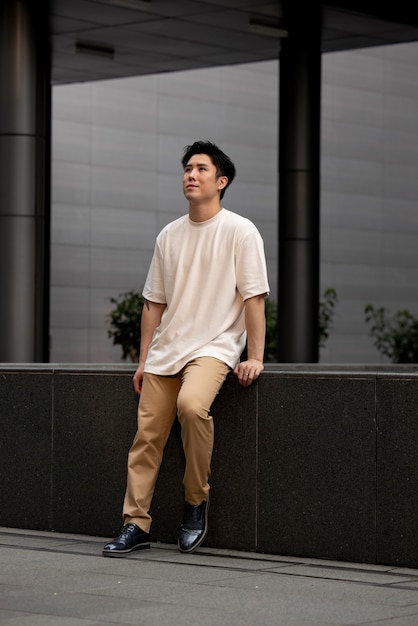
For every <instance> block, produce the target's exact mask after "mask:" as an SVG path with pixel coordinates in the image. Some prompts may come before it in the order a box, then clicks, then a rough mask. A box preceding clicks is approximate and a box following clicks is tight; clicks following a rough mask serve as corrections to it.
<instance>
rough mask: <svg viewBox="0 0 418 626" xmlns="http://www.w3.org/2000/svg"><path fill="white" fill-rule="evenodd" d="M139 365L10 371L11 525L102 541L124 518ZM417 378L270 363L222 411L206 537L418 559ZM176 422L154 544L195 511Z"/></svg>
mask: <svg viewBox="0 0 418 626" xmlns="http://www.w3.org/2000/svg"><path fill="white" fill-rule="evenodd" d="M132 373H133V372H132V368H131V367H128V366H121V367H118V366H114V367H110V366H108V367H104V366H96V367H93V366H90V367H87V366H86V367H80V368H77V367H75V366H74V367H70V366H65V367H64V366H62V367H58V366H53V365H51V366H7V365H4V366H0V423H1V429H2V436H1V438H0V525H2V526H10V527H19V528H32V529H40V530H56V531H61V532H71V533H80V534H92V535H99V536H103V537H111V536H113V535H115V534H116V533H117V532H118V531H119V529H120V525H121V506H122V501H123V496H124V491H125V472H126V458H127V453H128V450H129V447H130V445H131V442H132V439H133V437H134V435H135V430H136V411H137V403H138V400H137V397H136V396H135V394H134V392H133V388H132ZM417 382H418V378H417V374H416V373H415V372H412V371H406V370H405V369H402V368H399V369H396V367H395V368H394V371H392V372H389V371H387V370H384V371H383V370H382V371H380V370H377V369H376V370H375V371H373V370H371V369H370V367H369V368H364V370H361V369H359V368H357V369H353V370H352V371H350V370H349V368H348V367H347V366H345V367H344V369H341V371H338V370H337V369H336V368H333V369H331V368H330V369H329V370H324V368H321V366H317V368H316V369H315V368H314V367H313V366H310V367H309V368H306V370H305V371H304V370H303V367H302V366H300V365H299V366H295V367H294V368H292V367H291V366H286V367H284V368H283V370H282V371H281V370H278V369H276V371H274V369H272V367H271V366H270V367H269V368H268V371H266V372H264V373H263V375H262V376H261V378H260V380H259V382H258V383H257V384H255V385H253V386H251V387H250V388H248V389H243V388H241V387H240V386H239V384H238V382H237V380H236V379H235V377H234V376H233V375H231V376H230V377H228V379H227V381H226V382H225V385H224V386H223V388H222V390H221V392H220V394H219V396H218V398H217V399H216V400H215V403H214V405H213V407H212V414H213V416H214V423H215V448H214V453H213V459H212V476H211V487H212V491H211V507H210V514H209V517H210V531H209V535H208V539H207V545H209V546H212V547H219V548H229V549H238V550H240V549H242V550H257V551H260V552H267V553H273V554H284V555H295V556H309V557H318V558H329V559H336V560H342V561H355V562H367V563H381V564H396V565H403V566H410V567H417V566H418V533H417V532H416V531H417V522H416V520H417V519H418V505H417V497H416V494H417V492H418V463H417V461H416V457H417V453H416V450H417V447H418V428H417V408H416V407H417V406H418V385H417ZM183 463H184V459H183V452H182V444H181V433H180V429H179V426H178V424H175V426H174V428H173V431H172V433H171V436H170V438H169V441H168V444H167V448H166V451H165V455H164V460H163V464H162V467H161V471H160V475H159V478H158V481H157V486H156V490H155V496H154V500H153V504H152V509H151V514H152V516H153V520H154V521H153V525H152V530H151V539H152V540H153V541H162V542H169V543H175V542H176V540H177V527H178V524H179V521H180V519H181V515H182V508H183V489H182V475H183Z"/></svg>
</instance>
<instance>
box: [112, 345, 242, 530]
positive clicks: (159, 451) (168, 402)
mask: <svg viewBox="0 0 418 626" xmlns="http://www.w3.org/2000/svg"><path fill="white" fill-rule="evenodd" d="M229 371H230V368H229V367H228V365H226V364H225V363H223V362H222V361H220V360H218V359H215V358H213V357H200V358H197V359H194V360H193V361H190V362H189V363H188V364H187V365H186V366H185V367H184V368H183V369H182V370H181V371H180V372H179V373H178V374H176V375H174V376H157V375H155V374H145V375H144V380H143V384H142V391H141V397H140V401H139V407H138V431H137V433H136V436H135V439H134V442H133V444H132V447H131V449H130V452H129V456H128V475H127V487H126V494H125V501H124V505H123V519H124V524H127V523H128V522H134V523H135V524H137V525H138V526H139V527H140V528H142V530H144V531H145V532H149V529H150V526H151V516H150V515H149V509H150V506H151V500H152V496H153V494H154V488H155V483H156V481H157V477H158V472H159V469H160V465H161V461H162V457H163V450H164V447H165V444H166V443H167V439H168V437H169V434H170V431H171V428H172V426H173V423H174V420H175V418H176V415H177V416H178V419H179V422H180V425H181V436H182V441H183V448H184V454H185V457H186V467H185V471H184V477H183V485H184V492H185V499H186V502H188V503H189V504H200V503H201V502H202V501H203V500H207V499H208V495H209V485H208V478H209V474H210V462H211V457H212V449H213V419H212V416H211V415H210V413H209V412H210V407H211V405H212V402H213V401H214V399H215V397H216V395H217V394H218V392H219V390H220V388H221V387H222V384H223V382H224V380H225V378H226V376H227V374H228V372H229Z"/></svg>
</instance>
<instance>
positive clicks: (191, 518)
mask: <svg viewBox="0 0 418 626" xmlns="http://www.w3.org/2000/svg"><path fill="white" fill-rule="evenodd" d="M208 511H209V500H208V501H207V502H206V501H204V502H201V503H200V504H196V505H193V504H188V503H187V502H185V505H184V516H183V521H182V522H181V524H180V528H179V543H178V545H179V550H180V552H194V550H196V548H198V547H199V546H200V545H202V543H203V542H204V540H205V539H206V535H207V534H208Z"/></svg>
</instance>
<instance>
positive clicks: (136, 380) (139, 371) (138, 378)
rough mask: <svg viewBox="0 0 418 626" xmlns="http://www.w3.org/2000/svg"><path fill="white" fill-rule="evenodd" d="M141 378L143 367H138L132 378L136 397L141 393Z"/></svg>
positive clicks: (142, 376)
mask: <svg viewBox="0 0 418 626" xmlns="http://www.w3.org/2000/svg"><path fill="white" fill-rule="evenodd" d="M143 378H144V366H143V365H138V369H137V370H136V372H135V374H134V378H133V381H134V389H135V393H137V394H138V395H139V394H140V393H141V389H142V380H143Z"/></svg>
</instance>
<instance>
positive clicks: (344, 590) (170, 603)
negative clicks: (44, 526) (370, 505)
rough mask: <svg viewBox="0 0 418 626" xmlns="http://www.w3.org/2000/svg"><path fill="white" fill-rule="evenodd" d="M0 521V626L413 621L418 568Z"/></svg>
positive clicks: (292, 625)
mask: <svg viewBox="0 0 418 626" xmlns="http://www.w3.org/2000/svg"><path fill="white" fill-rule="evenodd" d="M105 541H106V539H103V538H100V537H90V536H80V535H69V534H60V533H53V532H41V531H33V530H21V529H15V528H0V625H1V626H99V625H100V626H115V625H117V626H125V625H135V626H185V625H188V624H193V625H194V626H238V625H239V626H246V625H248V626H254V624H260V625H263V626H264V625H266V626H281V625H282V624H283V625H284V626H360V625H361V626H363V625H365V624H366V625H367V624H370V625H373V626H376V625H379V624H381V625H382V626H416V624H418V570H416V569H408V568H404V567H402V568H400V567H397V566H396V567H394V566H378V565H368V564H365V563H362V564H357V563H345V562H337V561H326V560H321V559H309V558H302V557H292V556H280V555H272V554H256V553H252V552H239V551H234V550H219V549H210V548H205V547H202V548H200V549H199V550H198V551H197V552H196V553H194V554H181V553H180V552H179V551H178V550H177V547H176V546H174V545H169V544H158V543H155V544H152V547H151V550H143V551H139V552H134V553H133V554H131V555H129V556H128V557H125V558H119V559H109V558H103V556H102V553H101V550H102V546H103V545H104V543H105Z"/></svg>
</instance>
